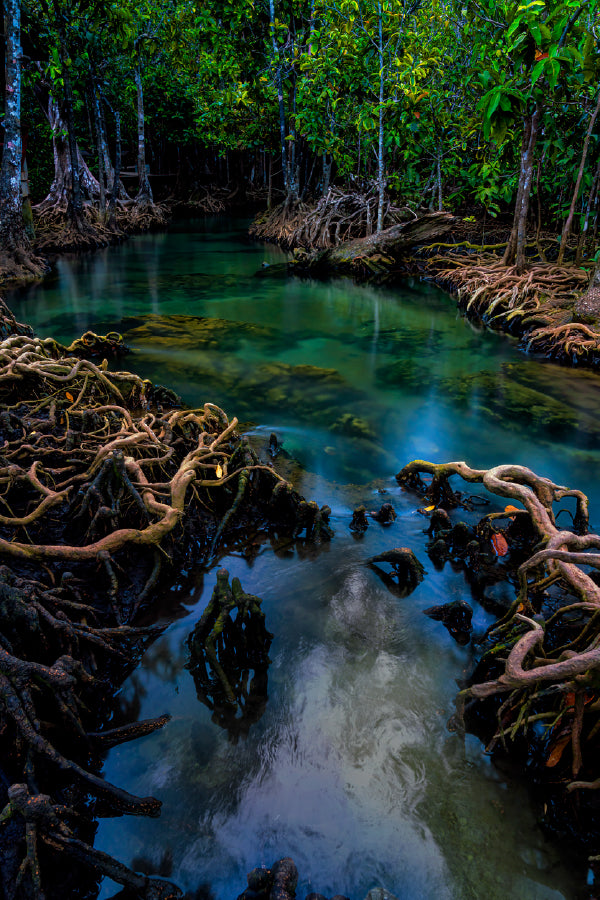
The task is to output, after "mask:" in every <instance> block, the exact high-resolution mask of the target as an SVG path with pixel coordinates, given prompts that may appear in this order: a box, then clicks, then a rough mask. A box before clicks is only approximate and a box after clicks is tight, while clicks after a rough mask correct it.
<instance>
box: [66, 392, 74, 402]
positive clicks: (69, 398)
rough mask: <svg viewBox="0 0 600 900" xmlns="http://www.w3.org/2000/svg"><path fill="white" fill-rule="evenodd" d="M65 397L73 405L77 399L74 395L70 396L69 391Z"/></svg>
mask: <svg viewBox="0 0 600 900" xmlns="http://www.w3.org/2000/svg"><path fill="white" fill-rule="evenodd" d="M65 397H66V398H67V400H70V401H71V403H72V402H73V400H74V399H75V397H74V396H73V394H70V393H69V392H68V391H67V392H66V393H65Z"/></svg>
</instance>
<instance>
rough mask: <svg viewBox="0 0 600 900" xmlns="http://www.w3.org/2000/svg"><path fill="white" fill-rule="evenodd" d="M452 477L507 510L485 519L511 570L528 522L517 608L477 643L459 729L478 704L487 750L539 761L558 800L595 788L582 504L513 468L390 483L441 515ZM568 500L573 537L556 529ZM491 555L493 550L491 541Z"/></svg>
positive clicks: (593, 597) (417, 464)
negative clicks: (514, 531) (516, 530)
mask: <svg viewBox="0 0 600 900" xmlns="http://www.w3.org/2000/svg"><path fill="white" fill-rule="evenodd" d="M453 475H458V476H460V477H461V478H462V479H463V480H464V481H466V482H468V483H471V484H473V483H479V484H482V485H484V487H486V488H487V490H488V491H489V492H490V493H492V494H494V495H496V496H497V497H501V498H504V499H506V500H509V501H511V502H510V503H509V505H508V506H507V507H506V508H505V510H504V511H503V512H499V513H496V514H492V516H493V518H494V525H495V530H494V533H495V534H496V535H498V534H500V535H502V538H503V543H502V546H503V547H504V552H507V560H508V565H509V566H510V560H511V556H512V552H513V551H512V547H511V543H512V537H511V528H512V527H513V523H514V522H515V520H516V519H517V518H520V517H525V516H526V517H527V520H528V522H529V525H530V527H531V532H532V541H531V547H530V549H529V552H528V553H527V554H526V556H525V559H524V561H519V560H517V561H516V566H515V568H516V572H515V580H516V588H517V596H516V599H515V601H514V603H513V605H512V607H511V609H510V610H509V611H508V612H507V613H506V615H504V616H503V617H502V618H501V619H500V620H499V621H498V622H497V623H496V624H495V625H494V626H493V627H492V628H490V629H489V631H488V632H487V634H486V635H485V642H484V653H483V656H482V658H481V660H480V662H479V664H478V666H477V668H476V670H475V672H474V674H473V675H472V677H471V679H470V682H469V686H468V687H466V688H465V689H464V690H463V691H461V693H460V694H459V695H458V702H457V709H458V716H457V721H458V722H459V723H460V722H461V721H462V718H463V715H464V714H465V712H466V713H468V716H469V720H472V719H473V716H476V715H477V714H478V710H480V705H481V704H484V705H483V707H482V708H483V710H484V712H485V715H486V716H487V719H486V721H488V722H489V721H491V722H492V723H493V725H492V727H491V729H490V728H489V727H488V738H489V748H490V749H494V748H495V747H497V746H498V745H500V746H503V747H505V748H507V749H508V748H509V745H511V742H512V746H516V747H519V746H520V748H521V749H522V750H523V749H524V750H525V752H526V753H529V755H530V758H531V757H532V756H534V757H535V756H536V755H537V759H538V761H539V766H538V775H539V772H540V770H541V771H542V773H544V772H546V773H548V778H551V781H552V782H553V783H554V784H556V783H559V784H560V785H562V787H563V792H566V794H565V796H566V795H567V794H568V793H571V792H575V791H577V792H580V793H584V792H586V791H589V790H593V789H594V788H598V787H600V766H599V762H598V761H599V759H600V756H599V750H600V587H599V586H598V584H599V582H600V578H599V577H598V571H599V570H600V552H599V551H600V536H599V535H597V534H591V533H588V507H587V498H586V497H585V495H584V494H582V493H581V492H580V491H576V490H569V489H568V488H565V487H561V486H560V485H557V484H554V483H553V482H551V481H550V480H549V479H547V478H542V477H540V476H538V475H536V474H535V473H534V472H532V471H531V470H529V469H527V468H525V467H523V466H516V465H505V466H496V467H495V468H492V469H488V470H477V469H472V468H471V467H470V466H468V465H467V464H466V463H464V462H452V463H443V464H435V463H429V462H425V461H423V460H415V461H414V462H411V463H409V464H408V465H407V466H405V467H404V468H403V469H402V470H401V471H400V472H399V473H398V475H397V476H396V477H397V479H398V481H399V483H400V484H402V485H405V486H406V487H409V488H413V489H416V490H419V491H420V492H424V493H425V495H426V496H427V497H428V498H429V499H430V501H433V502H434V503H435V504H437V505H438V507H439V508H441V509H449V508H452V507H453V506H459V505H461V497H460V495H458V494H456V493H455V492H454V491H453V489H452V487H451V486H450V484H449V479H450V478H451V477H452V476H453ZM569 498H570V504H571V505H572V506H573V508H572V509H571V510H569V509H568V505H569V504H567V508H566V509H565V510H563V512H565V513H568V514H569V515H571V517H572V523H573V524H572V530H568V529H566V528H563V527H560V526H559V525H558V524H557V515H558V512H557V509H556V505H557V504H562V503H563V502H564V501H565V500H568V499H569ZM513 503H518V504H519V506H518V507H515V506H514V505H512V504H513ZM434 515H435V513H434ZM446 518H447V516H446ZM486 518H487V519H488V524H489V519H490V518H491V517H490V516H489V515H488V517H486ZM494 546H495V547H496V548H498V547H500V546H501V545H500V543H499V541H498V538H496V540H495V542H494ZM515 555H517V554H515ZM519 562H520V564H519ZM513 565H515V563H513ZM485 704H487V706H486V705H485ZM490 704H491V706H490ZM540 777H542V776H540Z"/></svg>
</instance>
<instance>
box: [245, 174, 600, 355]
mask: <svg viewBox="0 0 600 900" xmlns="http://www.w3.org/2000/svg"><path fill="white" fill-rule="evenodd" d="M358 199H359V198H357V197H353V196H346V195H344V194H343V193H342V192H340V191H337V190H334V189H331V190H330V194H329V195H328V196H327V197H325V198H323V199H322V200H321V201H320V202H319V203H318V204H317V205H316V207H309V206H303V205H302V204H301V205H300V206H299V208H298V209H296V210H294V211H293V212H288V211H286V210H285V209H284V207H277V208H275V209H273V210H271V211H270V212H266V213H265V212H263V213H260V214H259V215H258V216H257V217H256V219H255V221H254V222H253V224H252V225H251V227H250V234H251V236H253V237H256V238H258V239H260V240H271V241H274V242H275V243H278V244H280V245H282V246H283V247H285V248H286V249H289V250H293V251H294V260H293V263H292V265H291V268H290V271H291V272H295V273H297V274H298V275H300V276H301V277H303V276H308V277H315V278H327V277H329V276H331V275H348V276H350V277H352V278H355V279H356V280H358V281H360V282H364V281H372V282H375V283H383V282H385V283H395V282H398V281H400V280H401V279H402V278H405V277H407V276H418V277H421V278H425V279H428V280H431V281H433V282H434V283H435V284H438V285H440V286H441V287H443V288H444V289H446V290H448V291H450V292H451V293H453V294H455V295H456V297H457V302H458V307H459V309H460V310H461V311H462V312H464V313H465V315H466V316H468V317H469V318H471V319H473V320H474V321H477V322H481V323H482V324H484V325H485V326H486V327H490V328H492V329H495V330H497V331H500V332H506V333H509V334H512V335H515V336H517V337H518V338H519V339H520V341H521V346H522V348H523V349H524V350H526V351H527V352H533V353H536V354H540V355H542V356H544V357H546V358H548V359H552V360H556V361H558V362H560V363H563V364H565V365H577V366H582V367H587V368H592V369H598V368H599V367H600V319H599V318H598V315H597V311H596V310H595V307H593V308H592V307H590V304H586V303H585V296H587V295H586V290H587V289H588V285H590V279H591V276H592V270H593V269H594V263H593V262H592V261H589V262H587V263H586V264H585V265H581V264H575V263H570V264H563V265H558V264H557V263H555V262H553V261H552V255H553V253H555V252H556V247H555V241H554V240H553V239H552V238H549V237H548V236H544V235H540V234H539V233H538V234H537V235H536V236H535V237H534V236H532V237H531V241H530V244H529V245H528V246H529V247H530V250H531V249H532V250H533V251H534V253H533V255H532V256H531V258H530V261H529V262H528V263H527V266H526V269H525V270H524V271H521V270H520V269H519V268H518V267H517V266H516V265H505V264H504V262H503V259H502V254H503V252H504V249H505V248H506V240H507V235H506V233H505V232H506V229H505V228H503V227H502V226H498V225H492V226H490V225H488V226H487V229H486V227H485V226H481V225H479V224H478V223H475V222H472V221H466V220H464V219H460V218H459V217H455V216H451V215H450V214H448V213H443V212H439V213H431V212H429V213H428V212H424V211H419V212H418V214H417V213H415V212H413V211H412V210H408V209H407V208H406V207H398V208H396V207H394V206H392V205H391V204H390V203H389V202H388V204H387V207H386V215H385V217H384V222H385V228H384V231H383V232H381V233H380V234H374V233H372V229H373V218H372V216H373V209H371V207H372V206H373V202H374V198H369V197H366V198H362V202H358ZM482 230H483V231H487V235H486V237H485V238H484V240H482ZM440 235H441V236H442V237H441V239H438V237H439V236H440ZM547 256H549V257H550V259H547ZM588 293H591V286H590V291H588Z"/></svg>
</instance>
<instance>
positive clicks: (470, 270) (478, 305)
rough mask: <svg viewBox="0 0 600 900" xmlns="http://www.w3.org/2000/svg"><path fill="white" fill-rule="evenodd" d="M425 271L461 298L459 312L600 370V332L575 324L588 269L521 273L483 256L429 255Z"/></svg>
mask: <svg viewBox="0 0 600 900" xmlns="http://www.w3.org/2000/svg"><path fill="white" fill-rule="evenodd" d="M435 246H439V245H435ZM426 249H427V248H424V250H426ZM488 249H490V248H488ZM422 252H424V251H422ZM423 269H424V272H425V274H428V275H430V276H431V275H432V276H433V277H434V278H435V280H436V282H437V283H438V284H440V285H441V286H442V287H445V288H447V289H449V290H451V291H453V292H455V293H456V294H457V297H458V305H459V308H461V309H463V310H464V311H465V313H466V314H467V315H468V316H470V317H472V318H476V319H478V320H480V321H482V322H485V323H486V324H487V325H489V326H490V327H492V328H496V329H498V330H501V331H508V332H513V333H517V334H519V335H520V336H521V337H522V346H523V347H524V349H525V350H527V352H535V353H542V354H544V356H546V357H548V358H550V359H555V360H557V361H559V362H562V363H567V364H569V365H580V366H581V365H584V366H588V367H593V368H598V366H600V330H598V329H597V328H596V327H595V326H591V327H590V326H589V325H585V324H583V323H582V322H577V321H573V318H574V309H575V306H576V302H577V299H578V298H579V296H580V294H581V292H582V290H584V288H585V286H586V284H587V282H588V280H589V274H588V273H587V272H585V271H584V270H582V269H580V268H577V267H575V266H558V265H556V264H553V263H547V262H539V263H531V264H530V266H529V267H528V270H527V271H526V272H524V273H521V274H520V273H519V272H517V269H516V267H515V266H508V267H507V266H504V264H503V263H502V260H500V259H499V258H498V257H497V256H495V255H493V254H491V253H483V252H482V253H478V254H477V255H473V254H465V253H453V254H452V255H440V254H435V255H430V256H429V257H428V258H427V259H426V260H425V261H424V264H423Z"/></svg>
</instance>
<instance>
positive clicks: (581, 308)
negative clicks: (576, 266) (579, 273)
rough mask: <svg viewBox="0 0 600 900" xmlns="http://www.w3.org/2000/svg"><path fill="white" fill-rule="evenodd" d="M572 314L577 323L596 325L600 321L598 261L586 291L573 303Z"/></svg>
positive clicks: (599, 261)
mask: <svg viewBox="0 0 600 900" xmlns="http://www.w3.org/2000/svg"><path fill="white" fill-rule="evenodd" d="M573 314H574V318H575V320H576V321H579V322H588V323H595V324H597V323H598V320H599V319H600V259H599V260H598V262H597V263H596V267H595V269H594V271H593V273H592V277H591V278H590V284H589V287H588V289H587V291H586V292H585V294H582V295H581V297H578V298H577V300H576V301H575V305H574V307H573Z"/></svg>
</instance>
